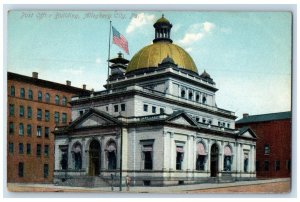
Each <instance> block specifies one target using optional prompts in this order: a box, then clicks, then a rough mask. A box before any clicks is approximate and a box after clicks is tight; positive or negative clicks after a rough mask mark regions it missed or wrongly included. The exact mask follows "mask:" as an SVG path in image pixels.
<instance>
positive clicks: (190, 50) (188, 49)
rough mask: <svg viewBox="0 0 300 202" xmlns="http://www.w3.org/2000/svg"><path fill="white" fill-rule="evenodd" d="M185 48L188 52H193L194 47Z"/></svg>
mask: <svg viewBox="0 0 300 202" xmlns="http://www.w3.org/2000/svg"><path fill="white" fill-rule="evenodd" d="M185 50H186V52H189V53H190V52H192V50H193V49H192V48H191V47H188V48H185Z"/></svg>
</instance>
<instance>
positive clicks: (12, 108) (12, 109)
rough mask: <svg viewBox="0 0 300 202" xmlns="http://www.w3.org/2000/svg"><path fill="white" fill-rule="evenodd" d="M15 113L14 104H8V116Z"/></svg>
mask: <svg viewBox="0 0 300 202" xmlns="http://www.w3.org/2000/svg"><path fill="white" fill-rule="evenodd" d="M14 115H15V105H13V104H10V105H9V116H14Z"/></svg>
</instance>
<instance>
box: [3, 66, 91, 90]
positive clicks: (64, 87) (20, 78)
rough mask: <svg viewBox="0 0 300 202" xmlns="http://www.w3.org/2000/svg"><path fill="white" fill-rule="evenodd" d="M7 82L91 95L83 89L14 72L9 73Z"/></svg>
mask: <svg viewBox="0 0 300 202" xmlns="http://www.w3.org/2000/svg"><path fill="white" fill-rule="evenodd" d="M7 80H15V81H20V82H24V83H29V84H33V85H36V86H40V87H45V88H51V89H55V90H59V91H62V92H69V93H74V94H78V95H89V94H90V91H89V90H86V89H82V88H77V87H73V86H69V85H65V84H60V83H55V82H53V81H47V80H43V79H39V78H34V77H30V76H25V75H21V74H17V73H13V72H7Z"/></svg>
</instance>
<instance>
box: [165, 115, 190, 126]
mask: <svg viewBox="0 0 300 202" xmlns="http://www.w3.org/2000/svg"><path fill="white" fill-rule="evenodd" d="M170 122H172V123H178V124H183V125H191V124H190V123H189V122H188V121H187V120H186V119H185V118H183V117H177V118H175V119H173V120H172V121H170Z"/></svg>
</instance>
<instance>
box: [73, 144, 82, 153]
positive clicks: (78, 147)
mask: <svg viewBox="0 0 300 202" xmlns="http://www.w3.org/2000/svg"><path fill="white" fill-rule="evenodd" d="M73 151H74V153H81V147H80V145H76V146H75V147H74V149H73Z"/></svg>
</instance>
